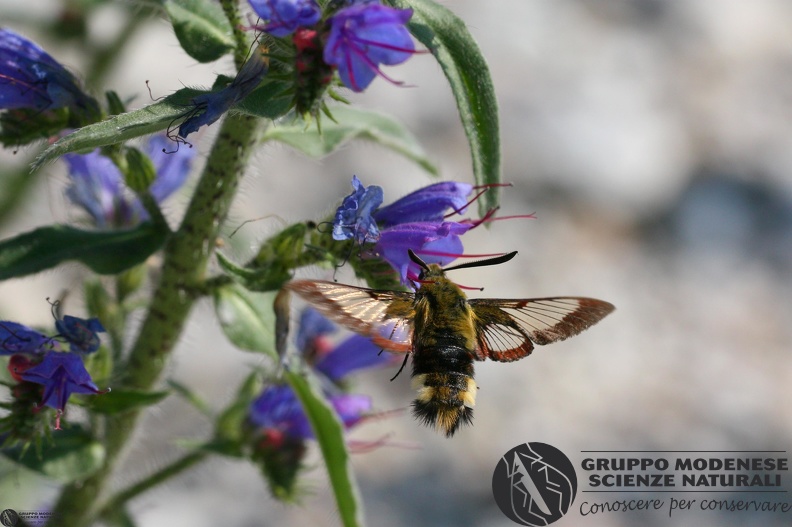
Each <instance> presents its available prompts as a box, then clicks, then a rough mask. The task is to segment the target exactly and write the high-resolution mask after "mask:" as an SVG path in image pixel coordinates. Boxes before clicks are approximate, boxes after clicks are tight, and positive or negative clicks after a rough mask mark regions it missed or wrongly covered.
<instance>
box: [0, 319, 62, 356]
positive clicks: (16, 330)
mask: <svg viewBox="0 0 792 527" xmlns="http://www.w3.org/2000/svg"><path fill="white" fill-rule="evenodd" d="M47 344H49V345H50V346H52V345H54V343H53V342H52V339H51V338H49V337H47V336H46V335H44V334H42V333H39V332H38V331H36V330H34V329H30V328H29V327H27V326H24V325H22V324H19V323H17V322H9V321H5V320H3V321H0V355H12V354H14V353H27V354H31V355H32V354H36V353H41V352H42V351H44V349H45V346H46V345H47ZM46 349H50V348H49V347H47V348H46Z"/></svg>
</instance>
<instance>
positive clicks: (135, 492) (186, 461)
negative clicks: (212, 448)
mask: <svg viewBox="0 0 792 527" xmlns="http://www.w3.org/2000/svg"><path fill="white" fill-rule="evenodd" d="M208 455H209V452H207V451H203V450H199V451H195V452H191V453H189V454H187V455H185V456H183V457H181V458H179V459H177V460H176V461H174V462H172V463H170V464H169V465H166V466H164V467H162V468H161V469H159V470H158V471H156V472H155V473H153V474H151V475H150V476H148V477H147V478H145V479H143V480H142V481H139V482H138V483H135V484H134V485H131V486H129V487H127V488H126V489H124V490H122V491H121V492H119V493H117V494H116V495H115V496H114V497H113V498H112V499H111V500H109V501H108V502H107V504H106V505H105V506H104V507H102V510H101V511H100V512H99V514H98V516H99V517H100V518H102V517H108V516H112V515H113V514H115V513H117V512H118V510H119V508H121V507H123V506H124V505H125V504H126V503H127V502H128V501H129V500H131V499H134V498H136V497H137V496H139V495H140V494H143V493H144V492H146V491H147V490H149V489H151V488H154V487H156V486H157V485H159V484H160V483H162V482H163V481H167V480H168V479H170V478H172V477H173V476H176V475H177V474H180V473H181V472H184V471H185V470H187V469H188V468H190V467H192V466H194V465H196V464H198V463H200V462H201V461H203V460H204V459H206V457H207V456H208Z"/></svg>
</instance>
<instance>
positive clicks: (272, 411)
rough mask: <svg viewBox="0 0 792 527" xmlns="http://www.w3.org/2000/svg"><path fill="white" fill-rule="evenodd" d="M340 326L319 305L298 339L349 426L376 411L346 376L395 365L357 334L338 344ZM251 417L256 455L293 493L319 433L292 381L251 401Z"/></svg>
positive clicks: (275, 481) (278, 487)
mask: <svg viewBox="0 0 792 527" xmlns="http://www.w3.org/2000/svg"><path fill="white" fill-rule="evenodd" d="M335 331H336V327H335V326H334V325H333V324H332V323H331V322H329V321H328V320H327V319H325V318H324V317H323V316H322V315H320V314H319V313H318V312H317V311H315V310H313V309H310V308H309V309H306V310H305V311H303V313H302V315H301V317H300V324H299V331H298V333H297V337H296V344H297V348H298V350H299V352H300V353H301V355H302V356H303V358H304V359H305V360H306V362H307V363H308V364H311V365H312V366H313V368H314V370H315V371H316V372H317V374H318V375H319V376H321V378H322V379H323V381H324V384H325V386H326V390H327V393H326V395H327V398H328V400H329V401H330V403H331V404H332V405H333V408H334V409H335V411H336V412H337V414H338V417H339V418H340V420H341V422H342V423H343V425H344V427H345V428H346V429H347V430H349V429H351V428H353V427H354V426H356V425H358V424H359V423H360V422H361V421H363V420H364V419H365V418H366V416H368V415H370V414H371V413H372V405H371V399H370V398H369V397H368V396H366V395H361V394H354V393H347V392H346V391H345V390H344V389H343V385H344V383H345V381H346V379H347V378H348V377H349V376H350V375H351V374H352V373H355V372H357V371H361V370H365V369H369V368H376V367H381V366H386V365H390V364H393V362H392V356H391V355H389V354H382V353H380V350H379V348H378V347H376V346H375V345H374V344H372V343H371V340H370V339H368V338H365V337H362V336H360V335H353V336H351V337H349V338H347V339H346V340H343V341H342V342H340V343H339V344H337V345H334V344H333V342H332V341H331V340H330V338H329V336H330V335H331V334H332V333H333V332H335ZM248 420H249V422H250V424H251V425H252V426H253V427H254V428H255V429H256V432H255V437H256V439H255V443H256V446H255V448H254V458H255V459H257V460H259V461H260V462H261V464H262V469H263V472H264V474H265V475H266V476H267V478H268V480H269V481H270V486H271V488H272V491H273V493H274V494H275V496H277V497H279V498H281V499H288V498H290V497H292V494H293V490H294V488H293V487H294V483H295V478H296V476H297V473H298V472H299V470H300V468H301V465H302V463H301V462H302V459H303V455H304V453H305V449H306V441H308V440H309V439H312V438H313V437H314V435H313V431H312V430H311V425H310V423H309V422H308V418H307V417H306V415H305V412H304V411H303V409H302V406H301V405H300V402H299V400H298V399H297V396H296V395H295V393H294V391H293V390H292V389H291V387H289V386H288V385H284V384H274V385H270V386H268V387H267V388H265V389H264V391H263V392H262V393H261V395H259V397H258V398H256V400H255V401H253V403H252V404H251V406H250V408H249V411H248Z"/></svg>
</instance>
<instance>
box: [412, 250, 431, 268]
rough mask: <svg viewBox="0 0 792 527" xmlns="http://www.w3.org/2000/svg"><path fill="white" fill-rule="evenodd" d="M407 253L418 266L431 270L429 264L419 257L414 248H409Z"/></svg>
mask: <svg viewBox="0 0 792 527" xmlns="http://www.w3.org/2000/svg"><path fill="white" fill-rule="evenodd" d="M407 255H408V256H409V257H410V260H412V261H413V262H415V263H416V264H418V266H419V267H420V268H421V269H423V270H424V271H428V270H429V266H428V265H426V262H424V261H423V260H421V259H420V258H419V257H418V255H417V254H415V253H414V252H413V250H412V249H407Z"/></svg>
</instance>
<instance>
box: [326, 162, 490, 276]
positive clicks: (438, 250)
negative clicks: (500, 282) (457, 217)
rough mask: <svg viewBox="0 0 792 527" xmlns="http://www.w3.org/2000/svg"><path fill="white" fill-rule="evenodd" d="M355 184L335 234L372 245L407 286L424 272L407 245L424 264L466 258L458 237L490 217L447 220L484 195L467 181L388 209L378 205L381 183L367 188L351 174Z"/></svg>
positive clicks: (337, 217)
mask: <svg viewBox="0 0 792 527" xmlns="http://www.w3.org/2000/svg"><path fill="white" fill-rule="evenodd" d="M352 187H353V188H354V192H352V194H350V195H349V196H347V197H346V198H344V201H343V202H342V203H341V206H340V207H338V209H337V211H336V215H335V219H334V221H333V238H334V239H336V240H339V241H341V240H354V241H355V242H356V243H357V244H359V245H363V244H366V243H373V244H374V246H373V250H372V252H373V253H374V254H375V255H376V256H378V257H380V258H382V259H384V260H386V261H387V262H388V263H389V264H390V265H391V266H392V267H393V268H394V269H396V271H398V273H399V277H400V279H401V282H402V283H403V284H405V285H411V284H412V280H414V279H415V278H417V276H418V274H419V273H420V269H418V265H417V264H416V263H415V262H413V261H412V260H410V258H409V256H408V252H407V250H408V249H411V250H412V251H413V252H414V253H415V254H417V255H419V256H420V257H421V258H422V259H423V260H424V261H425V262H426V263H436V264H440V265H446V264H448V263H450V262H451V261H453V260H454V259H456V258H458V257H460V256H463V254H462V252H463V247H462V240H461V238H460V237H461V236H462V235H463V234H465V233H466V232H467V231H469V230H470V229H473V228H474V227H476V226H478V225H480V224H481V223H483V222H484V221H487V220H489V219H490V216H489V215H488V216H486V217H484V218H482V219H481V220H470V219H463V220H461V221H448V220H447V219H446V218H447V217H448V216H450V215H453V214H463V213H464V212H465V210H467V207H468V205H470V203H471V202H472V201H475V200H476V198H478V196H480V195H481V193H479V194H478V195H476V196H475V197H473V199H472V200H471V199H469V198H468V196H469V195H470V193H471V192H472V191H473V189H474V188H476V187H474V186H473V185H470V184H468V183H459V182H455V181H444V182H441V183H435V184H433V185H429V186H428V187H424V188H422V189H419V190H416V191H415V192H413V193H411V194H408V195H407V196H404V197H403V198H401V199H399V200H397V201H395V202H393V203H391V204H390V205H387V206H385V207H380V205H381V204H382V201H383V194H382V189H381V188H380V187H378V186H376V185H370V186H368V187H364V186H363V184H362V183H361V182H360V180H359V179H358V178H357V177H356V176H353V178H352ZM484 190H486V188H485V189H484ZM449 211H450V212H449Z"/></svg>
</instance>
